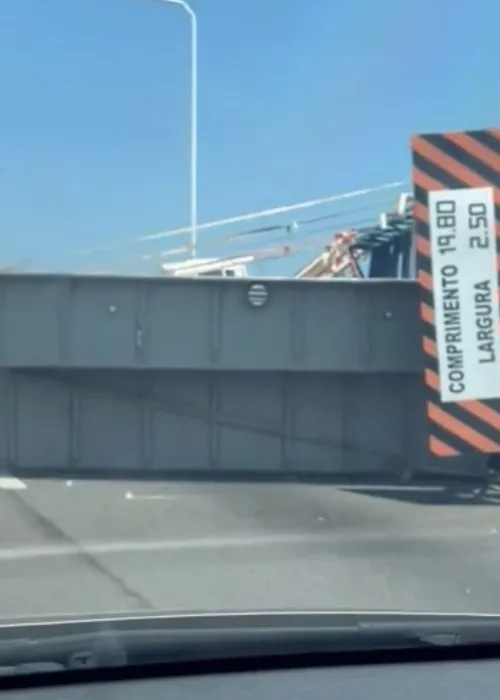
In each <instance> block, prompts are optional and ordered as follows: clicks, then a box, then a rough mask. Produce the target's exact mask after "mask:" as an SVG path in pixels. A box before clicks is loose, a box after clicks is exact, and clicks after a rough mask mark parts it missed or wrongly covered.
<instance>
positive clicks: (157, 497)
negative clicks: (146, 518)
mask: <svg viewBox="0 0 500 700" xmlns="http://www.w3.org/2000/svg"><path fill="white" fill-rule="evenodd" d="M176 498H177V496H166V495H164V494H161V493H151V494H147V495H145V496H141V495H137V494H135V493H132V491H127V493H126V494H125V500H126V501H175V500H176Z"/></svg>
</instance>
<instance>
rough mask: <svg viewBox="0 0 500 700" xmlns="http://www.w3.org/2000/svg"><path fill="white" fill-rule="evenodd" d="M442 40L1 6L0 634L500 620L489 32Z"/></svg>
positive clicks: (439, 20)
mask: <svg viewBox="0 0 500 700" xmlns="http://www.w3.org/2000/svg"><path fill="white" fill-rule="evenodd" d="M449 10H450V8H449V6H448V4H447V3H445V2H437V3H435V2H434V3H433V4H432V6H431V3H430V0H422V2H420V3H418V5H416V6H415V7H412V8H409V9H408V10H407V11H403V8H402V6H401V7H399V6H398V7H396V5H395V4H394V3H393V2H390V1H389V0H379V1H378V2H376V3H374V2H373V1H369V0H352V1H351V2H346V1H345V0H336V1H335V2H333V0H332V2H320V1H319V0H295V2H290V1H288V0H237V1H236V0H232V1H229V0H71V2H65V1H64V0H44V1H43V2H41V1H40V0H2V1H1V2H0V57H1V59H2V60H1V65H2V68H1V70H0V94H1V110H0V211H1V223H2V231H3V235H2V236H1V237H0V273H1V274H0V569H1V575H0V624H1V623H6V622H8V621H9V620H17V621H19V619H20V618H29V619H30V620H33V619H37V620H45V619H47V617H50V618H51V619H55V618H57V619H59V620H72V619H74V618H77V617H78V618H79V619H81V618H82V616H83V617H86V618H88V619H91V618H92V617H93V616H101V617H102V616H105V617H106V616H108V617H109V616H110V615H117V614H123V615H135V614H139V613H140V614H144V613H147V614H150V615H152V614H166V613H175V614H187V613H192V612H198V613H203V614H208V613H210V614H219V613H224V612H225V613H227V612H239V613H244V612H249V611H253V612H259V611H288V612H295V613H297V614H298V613H304V612H305V611H324V612H328V613H332V612H333V613H343V612H346V611H350V612H351V613H357V612H359V611H364V613H370V612H377V613H388V612H394V613H401V614H406V613H419V612H426V613H453V614H458V613H467V614H476V613H477V614H479V613H482V614H499V613H500V601H499V596H498V581H499V577H500V565H499V563H498V556H497V551H498V547H499V543H500V539H499V538H500V534H499V530H498V514H499V512H500V511H499V510H498V505H499V503H500V500H499V497H500V490H499V485H500V369H499V367H500V364H499V360H500V357H499V355H500V326H499V322H498V321H499V308H498V298H499V296H498V290H499V281H498V260H499V259H500V258H499V253H500V246H499V243H498V235H499V232H500V223H499V222H500V218H499V217H500V214H499V212H500V208H499V207H500V178H499V172H500V129H499V128H498V126H499V120H498V105H497V100H496V98H492V97H491V94H493V93H492V90H491V85H490V83H491V81H488V80H486V77H487V76H488V75H489V74H490V72H489V71H490V68H491V66H495V65H496V52H497V48H496V42H495V37H496V36H497V34H498V30H499V29H500V5H499V4H498V3H491V2H488V3H486V6H485V8H484V10H485V11H484V12H480V13H479V12H477V11H475V10H474V9H473V8H472V5H471V4H470V3H467V2H465V3H462V4H460V5H459V6H457V7H455V8H454V11H453V12H452V13H450V11H449ZM445 37H446V39H445V40H444V38H445ZM478 37H481V39H480V40H479V39H478ZM417 39H418V41H417ZM493 92H494V91H493ZM495 120H496V123H495ZM497 484H498V485H497ZM16 624H17V623H16ZM0 641H1V633H0Z"/></svg>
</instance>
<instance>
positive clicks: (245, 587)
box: [0, 478, 500, 617]
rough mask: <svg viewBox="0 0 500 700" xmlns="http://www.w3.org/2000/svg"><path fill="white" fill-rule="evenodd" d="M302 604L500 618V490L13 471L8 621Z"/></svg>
mask: <svg viewBox="0 0 500 700" xmlns="http://www.w3.org/2000/svg"><path fill="white" fill-rule="evenodd" d="M499 496H500V494H499ZM498 503H499V504H500V498H499V500H498ZM497 527H498V531H497ZM297 607H298V608H316V609H317V608H323V609H325V608H327V609H331V608H342V609H344V608H348V609H359V608H364V609H396V610H402V609H403V610H439V611H445V610H446V611H464V610H465V611H482V612H491V611H495V612H499V611H500V508H499V506H498V505H497V497H496V494H495V493H492V494H490V495H489V497H488V498H487V499H484V500H482V501H478V500H474V499H472V498H471V494H470V493H469V492H468V491H467V489H466V488H465V487H464V489H463V490H460V489H458V490H455V491H452V490H450V489H446V488H441V487H438V486H427V487H425V486H423V487H411V486H410V487H399V488H395V489H391V490H387V489H382V488H381V487H379V488H376V487H374V488H366V489H364V488H361V487H359V488H358V489H357V490H349V489H348V488H347V487H342V488H340V487H335V486H324V485H319V486H317V485H315V486H312V485H298V484H294V485H284V484H261V485H257V484H206V483H202V484H181V483H173V484H165V483H137V482H134V483H122V482H114V483H110V482H104V483H96V482H65V481H30V480H28V481H25V482H24V483H23V482H17V481H16V480H9V479H1V478H0V617H10V616H18V615H28V616H30V615H38V614H40V615H43V614H47V613H51V614H59V613H61V614H67V613H73V612H74V613H91V612H100V613H102V612H110V611H122V610H127V611H130V610H145V609H146V610H151V609H156V608H158V609H167V610H175V611H178V610H231V609H262V608H264V609H273V608H281V609H283V608H297Z"/></svg>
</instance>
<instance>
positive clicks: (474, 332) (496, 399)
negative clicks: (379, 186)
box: [412, 130, 500, 457]
mask: <svg viewBox="0 0 500 700" xmlns="http://www.w3.org/2000/svg"><path fill="white" fill-rule="evenodd" d="M412 158H413V187H414V220H415V240H416V252H417V279H418V282H419V287H420V300H421V303H420V316H421V321H422V345H423V350H424V357H425V365H424V366H425V369H424V377H425V385H426V413H427V424H428V448H429V452H430V453H431V454H432V455H434V456H439V457H453V456H458V455H461V454H467V453H469V452H481V453H485V454H492V453H496V452H500V315H499V290H500V284H499V260H500V130H484V131H471V132H460V133H449V134H427V135H420V136H417V137H415V138H414V139H413V140H412Z"/></svg>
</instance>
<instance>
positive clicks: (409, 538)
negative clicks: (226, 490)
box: [0, 528, 498, 561]
mask: <svg viewBox="0 0 500 700" xmlns="http://www.w3.org/2000/svg"><path fill="white" fill-rule="evenodd" d="M492 536H498V533H497V531H496V530H495V529H493V528H482V529H475V530H473V529H470V528H463V529H461V530H460V529H458V528H453V530H450V531H448V532H443V530H442V529H429V528H427V529H418V528H417V529H412V530H411V531H408V532H407V533H397V534H396V535H392V536H391V533H389V532H378V533H375V532H372V533H358V532H354V533H347V532H344V533H339V534H337V535H335V534H332V533H324V534H319V533H317V534H314V535H311V534H304V533H289V532H288V533H282V534H274V535H241V536H239V537H234V536H233V537H227V536H224V535H222V536H214V537H196V538H191V539H184V540H180V539H179V540H169V541H164V540H159V541H158V540H144V541H137V540H136V541H128V542H127V541H121V542H120V541H115V542H94V543H93V542H81V543H79V544H77V545H69V544H68V545H66V544H54V545H40V546H36V545H35V546H29V547H16V548H9V549H7V548H6V549H0V561H2V560H3V561H17V560H25V559H44V558H50V557H71V556H76V557H78V556H81V555H82V554H86V555H89V554H90V555H93V556H99V555H103V556H104V555H113V554H132V553H150V552H185V551H203V550H212V549H214V550H215V549H219V550H228V549H236V548H253V547H255V548H259V547H263V548H269V547H276V546H277V547H281V546H286V545H299V544H301V545H304V544H305V545H310V546H312V545H315V544H324V545H334V544H340V545H346V544H356V543H360V544H363V545H365V544H367V543H375V542H384V543H389V542H394V543H401V542H406V543H408V544H411V543H420V542H422V541H429V540H433V541H434V542H439V541H441V542H443V541H446V540H457V539H458V540H469V539H479V538H482V539H484V538H488V537H492Z"/></svg>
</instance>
